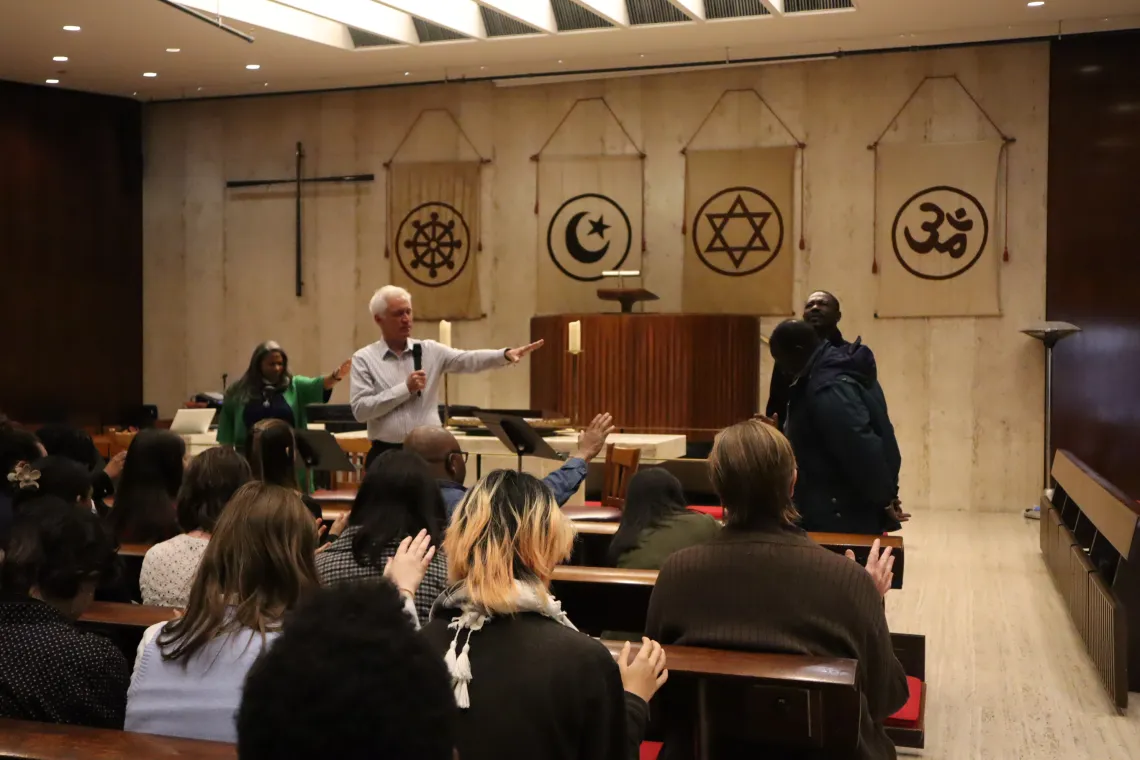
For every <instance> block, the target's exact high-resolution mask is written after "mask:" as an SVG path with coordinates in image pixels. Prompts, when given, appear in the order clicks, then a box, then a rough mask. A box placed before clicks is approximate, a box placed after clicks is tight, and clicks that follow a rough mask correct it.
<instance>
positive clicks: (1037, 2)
mask: <svg viewBox="0 0 1140 760" xmlns="http://www.w3.org/2000/svg"><path fill="white" fill-rule="evenodd" d="M1044 4H1045V0H1032V2H1028V3H1026V5H1028V6H1029V7H1030V8H1039V7H1041V6H1042V5H1044Z"/></svg>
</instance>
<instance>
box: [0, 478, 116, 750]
mask: <svg viewBox="0 0 1140 760" xmlns="http://www.w3.org/2000/svg"><path fill="white" fill-rule="evenodd" d="M117 561H118V560H117V557H116V554H115V544H114V542H113V541H112V540H111V536H110V534H109V533H108V531H107V528H106V526H105V525H104V524H103V522H102V521H101V520H100V519H99V518H98V517H97V516H95V515H94V514H92V513H91V511H90V510H86V509H78V508H76V506H75V504H74V503H67V502H64V501H63V500H61V499H58V498H56V497H52V496H44V497H41V498H39V499H36V500H34V501H31V502H28V503H26V504H25V505H24V507H23V508H22V509H21V511H20V515H19V517H17V518H16V521H15V523H14V525H13V526H12V535H11V541H10V543H9V546H8V552H7V556H6V557H5V559H4V565H3V569H2V570H0V587H2V588H3V594H2V595H0V717H4V718H17V719H20V720H39V721H47V722H50V723H71V724H75V725H83V726H94V727H97V728H122V727H123V711H124V710H125V709H126V704H127V685H128V683H129V680H130V668H129V666H128V665H127V661H126V660H125V659H124V658H123V655H122V654H121V653H120V652H119V650H118V649H117V648H116V647H115V645H114V644H112V643H111V642H110V641H108V640H107V639H105V638H103V637H101V636H96V635H95V634H91V633H84V632H82V631H80V630H78V629H77V628H76V627H75V625H74V621H75V619H76V618H78V617H79V616H80V615H81V614H82V613H83V611H84V610H85V609H86V608H87V606H88V605H89V604H90V603H91V599H92V597H93V595H94V592H95V586H96V584H97V583H98V581H99V580H100V579H101V578H105V577H107V576H109V575H112V574H113V573H114V571H115V569H116V567H117Z"/></svg>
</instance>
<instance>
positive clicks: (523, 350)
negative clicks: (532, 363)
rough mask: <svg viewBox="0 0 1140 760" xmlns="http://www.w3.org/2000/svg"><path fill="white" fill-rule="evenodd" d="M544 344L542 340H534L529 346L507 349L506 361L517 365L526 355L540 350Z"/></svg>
mask: <svg viewBox="0 0 1140 760" xmlns="http://www.w3.org/2000/svg"><path fill="white" fill-rule="evenodd" d="M545 342H546V341H544V340H536V341H535V342H534V343H531V344H530V345H526V346H520V347H518V348H508V349H507V351H506V357H507V361H509V362H510V363H511V364H518V363H519V362H520V361H521V360H522V359H523V357H525V356H526V355H527V354H529V353H532V352H534V351H537V350H538V349H540V348H542V344H543V343H545Z"/></svg>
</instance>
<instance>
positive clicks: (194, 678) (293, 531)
mask: <svg viewBox="0 0 1140 760" xmlns="http://www.w3.org/2000/svg"><path fill="white" fill-rule="evenodd" d="M130 462H131V460H130V456H128V457H127V467H130ZM316 548H317V534H316V530H315V529H314V526H313V520H312V518H311V517H310V516H309V513H308V511H307V510H306V509H305V506H304V505H303V504H302V503H301V498H300V497H299V496H298V495H297V493H296V492H295V491H291V490H289V489H287V488H282V487H281V486H275V485H271V484H267V483H258V482H254V483H247V484H245V485H244V486H242V487H241V488H239V489H238V490H237V493H235V494H234V496H233V498H232V499H231V500H230V503H229V504H227V505H226V508H225V509H223V510H222V514H221V516H220V517H219V518H218V523H217V526H216V528H215V530H214V533H213V535H212V537H211V538H210V542H209V544H208V545H207V546H206V552H205V554H204V555H203V557H202V564H201V565H200V566H199V568H198V574H197V575H196V576H195V577H194V583H193V585H192V586H191V587H190V599H189V602H188V604H187V606H186V612H185V614H184V615H183V616H182V617H179V618H178V619H176V620H173V621H171V622H169V623H161V624H158V625H154V626H151V627H150V628H148V629H147V630H146V632H145V633H144V634H143V639H142V642H141V643H140V644H139V650H138V656H137V657H136V659H135V669H134V675H133V676H132V677H131V687H130V691H129V692H128V694H127V720H126V729H127V730H128V731H139V732H142V733H149V734H163V735H166V736H182V737H186V738H190V739H212V740H215V741H225V742H234V741H236V740H237V731H236V729H235V727H234V714H235V713H236V711H237V707H238V704H239V702H240V701H241V687H242V682H243V680H244V679H245V674H246V671H248V670H249V667H250V665H252V664H253V661H254V660H256V659H257V655H258V654H260V653H261V651H262V650H263V649H265V647H266V646H268V644H269V643H270V642H271V641H272V640H273V639H274V638H275V637H276V636H277V635H278V634H279V632H280V629H281V620H282V618H283V617H284V616H285V614H286V613H287V612H288V611H289V610H290V609H292V608H293V606H294V605H296V604H297V602H298V600H299V599H300V598H301V597H302V595H304V594H305V593H306V592H308V591H310V590H312V589H314V588H316V587H317V585H318V583H317V571H316V568H315V567H314V565H313V553H314V552H315V551H316ZM326 675H331V674H326Z"/></svg>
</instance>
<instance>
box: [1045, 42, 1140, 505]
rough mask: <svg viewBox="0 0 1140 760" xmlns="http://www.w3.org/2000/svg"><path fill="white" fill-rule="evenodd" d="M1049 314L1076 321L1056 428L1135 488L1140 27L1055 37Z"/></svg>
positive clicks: (1138, 491) (1139, 446)
mask: <svg viewBox="0 0 1140 760" xmlns="http://www.w3.org/2000/svg"><path fill="white" fill-rule="evenodd" d="M1051 59H1052V60H1051V78H1050V80H1051V84H1050V103H1049V122H1050V124H1049V252H1048V269H1049V279H1048V283H1049V286H1048V296H1047V305H1048V314H1049V319H1057V320H1064V321H1066V322H1072V323H1074V324H1076V325H1078V326H1080V327H1081V328H1082V329H1083V330H1084V331H1083V332H1081V333H1080V334H1078V335H1074V336H1072V337H1069V338H1066V339H1065V340H1064V341H1062V342H1061V343H1060V344H1058V346H1057V349H1056V351H1055V353H1054V355H1053V372H1054V375H1053V377H1054V386H1053V436H1052V443H1053V446H1054V447H1056V448H1062V449H1068V450H1070V451H1072V452H1073V453H1074V454H1076V455H1077V456H1078V457H1079V458H1081V459H1082V460H1084V461H1085V462H1086V463H1088V464H1089V466H1091V467H1092V468H1093V469H1094V470H1096V471H1097V472H1098V473H1100V474H1101V475H1103V476H1104V477H1105V478H1107V479H1108V480H1109V481H1111V482H1112V483H1114V484H1116V485H1117V486H1118V487H1119V488H1121V489H1123V490H1124V491H1126V492H1127V493H1129V494H1130V495H1131V496H1132V497H1133V498H1140V467H1137V458H1138V456H1140V299H1138V298H1137V295H1136V292H1137V283H1138V282H1140V236H1138V235H1137V229H1136V217H1137V199H1138V198H1140V190H1137V178H1138V177H1140V33H1138V32H1132V33H1127V34H1120V35H1111V36H1099V37H1074V38H1066V39H1061V40H1057V41H1056V42H1054V43H1053V45H1052V55H1051Z"/></svg>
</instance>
